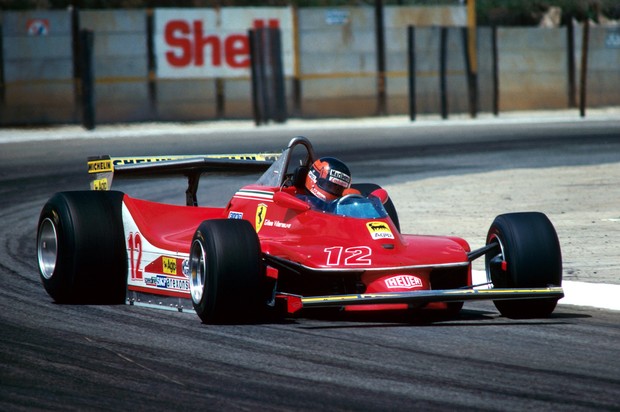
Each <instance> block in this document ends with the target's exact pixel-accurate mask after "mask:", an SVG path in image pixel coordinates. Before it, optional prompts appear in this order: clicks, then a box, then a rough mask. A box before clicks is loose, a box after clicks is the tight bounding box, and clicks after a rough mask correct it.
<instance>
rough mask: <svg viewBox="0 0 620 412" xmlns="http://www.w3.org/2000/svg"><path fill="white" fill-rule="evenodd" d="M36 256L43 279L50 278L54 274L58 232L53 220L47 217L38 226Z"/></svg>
mask: <svg viewBox="0 0 620 412" xmlns="http://www.w3.org/2000/svg"><path fill="white" fill-rule="evenodd" d="M37 256H38V259H39V269H40V271H41V275H42V276H43V277H44V278H45V279H50V278H51V277H52V276H53V275H54V270H55V269H56V260H57V259H58V233H57V232H56V226H55V225H54V222H52V221H51V219H49V218H46V219H45V220H43V222H41V226H40V227H39V239H38V241H37Z"/></svg>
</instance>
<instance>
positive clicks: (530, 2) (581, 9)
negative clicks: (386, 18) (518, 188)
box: [0, 0, 620, 26]
mask: <svg viewBox="0 0 620 412" xmlns="http://www.w3.org/2000/svg"><path fill="white" fill-rule="evenodd" d="M375 1H379V0H266V1H265V0H263V1H258V0H0V9H1V10H29V9H66V8H67V7H70V6H73V7H77V8H79V9H119V8H147V7H149V8H157V7H233V6H236V7H249V6H289V5H295V6H297V7H345V6H346V7H355V6H374V5H375ZM475 1H476V14H477V21H478V24H479V25H482V26H485V25H497V26H534V25H538V22H539V21H540V19H541V17H542V16H543V14H544V13H545V12H546V11H547V10H548V9H549V7H551V6H555V7H560V8H561V10H562V24H565V23H566V21H567V20H568V19H570V18H575V19H577V20H579V21H583V20H584V19H585V18H590V19H592V20H594V21H598V19H599V16H604V17H606V18H608V19H614V20H618V19H620V0H475ZM383 4H384V5H407V6H440V5H458V4H462V2H461V1H459V0H383Z"/></svg>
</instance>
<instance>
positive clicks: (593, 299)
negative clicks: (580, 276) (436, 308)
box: [472, 270, 620, 310]
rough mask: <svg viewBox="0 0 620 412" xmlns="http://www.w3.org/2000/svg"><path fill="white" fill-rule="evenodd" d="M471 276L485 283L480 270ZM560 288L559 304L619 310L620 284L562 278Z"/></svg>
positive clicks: (476, 282) (484, 276)
mask: <svg viewBox="0 0 620 412" xmlns="http://www.w3.org/2000/svg"><path fill="white" fill-rule="evenodd" d="M472 278H473V283H474V285H476V284H481V283H485V282H486V273H485V272H484V271H482V270H474V271H472ZM562 288H564V298H562V299H560V301H559V302H558V303H559V304H561V305H576V306H590V307H593V308H599V309H611V310H620V285H611V284H607V283H588V282H577V281H573V280H564V281H562Z"/></svg>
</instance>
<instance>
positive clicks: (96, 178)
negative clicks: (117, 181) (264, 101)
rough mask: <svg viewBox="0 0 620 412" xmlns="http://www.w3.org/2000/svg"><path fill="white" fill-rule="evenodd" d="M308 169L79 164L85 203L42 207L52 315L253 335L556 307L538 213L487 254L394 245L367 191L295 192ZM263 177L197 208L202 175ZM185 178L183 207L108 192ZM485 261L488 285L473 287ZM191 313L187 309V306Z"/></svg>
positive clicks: (398, 238) (496, 238) (427, 239)
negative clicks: (122, 183)
mask: <svg viewBox="0 0 620 412" xmlns="http://www.w3.org/2000/svg"><path fill="white" fill-rule="evenodd" d="M315 160H316V156H315V153H314V150H313V147H312V145H311V143H310V141H309V140H308V139H306V138H304V137H295V138H293V139H292V140H291V141H290V143H289V144H288V146H287V147H286V149H285V150H284V151H282V153H263V154H240V155H204V156H167V157H158V158H142V159H137V158H121V157H110V156H100V157H96V158H90V159H89V161H88V167H89V170H88V171H89V173H90V174H91V176H92V178H93V179H92V182H91V190H85V191H73V192H61V193H56V194H55V195H53V196H52V197H51V198H50V199H49V200H48V202H47V203H46V204H45V205H44V207H43V209H42V211H41V215H40V219H39V223H38V233H37V259H38V264H39V269H40V274H41V280H42V282H43V285H44V287H45V290H46V291H47V292H48V294H49V295H50V296H51V297H52V298H53V299H54V300H55V301H56V302H59V303H83V304H101V303H128V304H132V305H151V306H159V307H164V308H172V309H174V310H179V311H183V310H190V311H191V310H192V309H193V310H194V311H195V312H196V314H197V315H198V316H199V317H200V319H201V320H202V321H203V322H205V323H244V322H253V321H256V320H257V319H259V318H260V316H262V315H263V314H267V313H274V312H278V311H281V312H282V313H283V314H284V315H286V314H294V313H296V312H298V311H300V310H303V311H309V310H311V309H312V308H325V307H334V308H340V309H343V310H348V311H354V310H365V311H369V310H370V311H373V310H375V311H376V310H383V309H390V310H399V309H403V310H411V311H415V310H417V309H420V308H436V309H443V310H444V311H446V312H445V313H448V314H456V313H458V312H459V311H460V309H461V308H462V306H463V302H465V301H469V300H492V301H493V302H494V303H495V306H496V307H497V309H498V310H499V312H500V313H501V314H502V315H504V316H507V317H516V318H528V317H545V316H548V315H550V314H551V313H552V312H553V310H554V308H555V306H556V303H557V301H558V300H559V299H560V298H562V297H563V291H562V288H561V282H562V258H561V253H560V246H559V241H558V237H557V234H556V231H555V229H554V227H553V225H552V224H551V222H550V221H549V219H548V218H547V217H546V216H545V215H544V214H542V213H537V212H526V213H509V214H503V215H500V216H497V217H496V218H495V220H494V221H493V223H492V224H491V226H490V229H489V230H488V235H487V241H486V245H485V246H483V247H481V248H479V249H476V250H471V249H470V246H469V244H468V243H467V242H466V241H465V240H463V239H461V238H457V237H444V236H422V235H414V234H404V233H401V230H400V227H399V220H398V215H397V212H396V209H395V207H394V205H393V203H392V201H391V199H390V198H389V196H388V194H387V192H386V191H385V190H384V189H382V188H380V187H379V186H378V185H375V184H370V183H360V184H353V185H352V188H353V189H356V190H354V191H353V193H350V194H345V195H344V196H341V197H339V198H337V199H335V200H332V201H330V202H323V204H322V205H319V203H321V202H315V201H311V199H309V197H310V196H308V193H307V192H306V190H305V187H304V182H305V180H306V176H307V174H308V170H309V168H310V167H311V166H312V164H313V162H314V161H315ZM219 172H226V173H233V172H239V173H250V172H258V173H262V175H261V176H260V178H259V179H258V180H257V181H256V182H255V183H253V184H251V185H248V186H244V187H241V188H240V189H238V190H237V192H236V193H235V194H234V196H232V198H231V199H230V200H229V201H228V204H227V205H226V206H225V207H202V206H198V202H197V196H196V193H197V189H198V183H199V179H200V177H201V176H202V175H204V174H208V173H219ZM166 175H181V176H186V177H187V180H188V188H187V191H186V205H171V204H164V203H159V202H153V201H147V200H141V199H137V198H134V197H131V196H129V195H127V194H124V193H121V192H118V191H111V190H110V188H111V185H112V178H113V177H117V176H118V177H123V176H127V177H131V176H142V177H157V176H166ZM478 258H484V261H485V267H486V274H487V282H486V283H485V284H484V285H473V284H472V261H474V260H475V259H478ZM190 302H191V304H190Z"/></svg>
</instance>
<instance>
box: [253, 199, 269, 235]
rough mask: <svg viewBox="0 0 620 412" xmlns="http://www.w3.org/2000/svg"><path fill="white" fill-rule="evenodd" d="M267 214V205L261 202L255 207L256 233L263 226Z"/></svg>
mask: <svg viewBox="0 0 620 412" xmlns="http://www.w3.org/2000/svg"><path fill="white" fill-rule="evenodd" d="M266 214H267V205H266V204H264V203H261V204H259V205H258V207H257V208H256V225H255V227H256V233H258V232H259V231H260V229H261V228H262V227H263V223H265V215H266Z"/></svg>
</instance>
